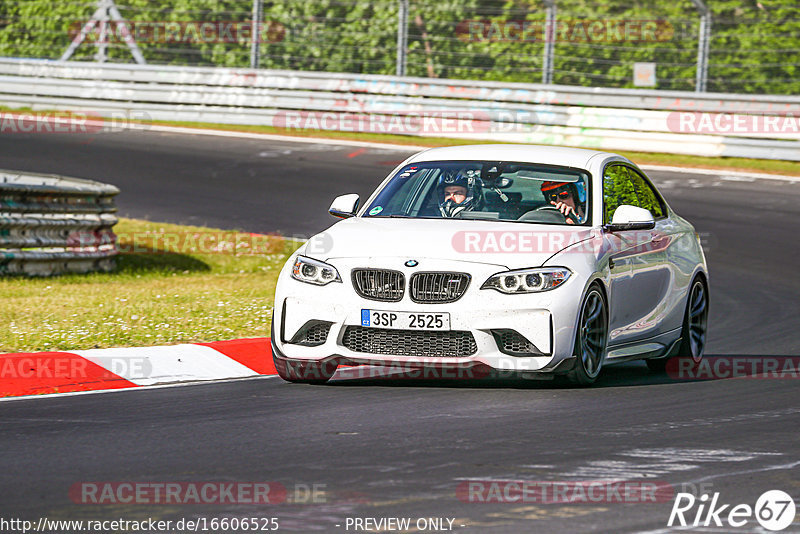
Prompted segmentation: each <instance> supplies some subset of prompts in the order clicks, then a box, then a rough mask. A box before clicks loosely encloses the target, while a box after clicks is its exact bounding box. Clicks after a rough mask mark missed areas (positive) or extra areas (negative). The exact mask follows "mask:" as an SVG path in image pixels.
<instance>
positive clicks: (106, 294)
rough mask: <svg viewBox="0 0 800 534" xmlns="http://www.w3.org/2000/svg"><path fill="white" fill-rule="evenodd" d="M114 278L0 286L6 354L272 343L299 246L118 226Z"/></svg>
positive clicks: (16, 280)
mask: <svg viewBox="0 0 800 534" xmlns="http://www.w3.org/2000/svg"><path fill="white" fill-rule="evenodd" d="M114 231H115V232H116V233H117V235H118V236H119V243H120V250H121V251H122V252H121V253H120V255H119V256H118V260H117V268H116V270H115V271H114V272H111V273H93V274H88V275H64V276H58V277H53V278H40V279H30V278H21V277H12V278H4V279H0V301H2V302H3V306H2V308H0V323H2V324H4V325H6V328H3V329H0V352H27V351H52V350H79V349H92V348H106V347H128V346H147V345H164V344H173V343H196V342H205V341H218V340H222V339H233V338H245V337H264V336H268V335H269V325H270V321H271V319H272V305H273V297H274V293H275V283H276V281H277V278H278V273H279V272H280V269H281V267H282V266H283V264H284V263H285V261H286V259H287V257H288V256H289V255H290V254H291V253H292V252H293V251H294V249H296V248H297V247H298V246H299V243H298V242H295V241H290V240H286V239H283V238H282V237H280V236H267V237H264V236H260V237H255V236H253V235H252V234H248V233H244V232H238V233H237V232H232V231H229V230H216V229H212V228H201V227H195V226H179V225H173V224H162V223H153V222H147V221H140V220H132V219H121V220H120V222H119V223H118V224H117V225H116V226H115V227H114Z"/></svg>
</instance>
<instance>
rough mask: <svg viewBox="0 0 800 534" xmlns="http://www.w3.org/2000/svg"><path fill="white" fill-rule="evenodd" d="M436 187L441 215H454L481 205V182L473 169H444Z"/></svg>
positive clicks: (475, 208)
mask: <svg viewBox="0 0 800 534" xmlns="http://www.w3.org/2000/svg"><path fill="white" fill-rule="evenodd" d="M436 187H437V190H438V192H439V211H440V212H441V214H442V217H450V218H452V217H456V216H458V215H459V214H460V213H461V212H463V211H472V210H479V209H480V208H481V207H482V206H483V193H482V182H481V179H480V178H478V176H477V173H476V172H475V171H469V170H460V171H458V172H456V171H444V172H443V173H442V174H441V176H439V182H438V184H437V185H436Z"/></svg>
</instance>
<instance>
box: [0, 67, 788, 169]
mask: <svg viewBox="0 0 800 534" xmlns="http://www.w3.org/2000/svg"><path fill="white" fill-rule="evenodd" d="M0 104H3V105H7V106H29V107H32V108H33V109H71V110H80V111H83V112H91V113H97V114H100V115H104V114H105V115H109V114H113V113H130V114H133V115H134V116H135V117H139V118H141V117H143V116H147V117H148V118H152V119H157V120H181V121H197V122H218V123H226V124H256V125H268V126H288V125H289V124H288V123H287V113H288V112H289V111H302V112H310V113H314V114H321V113H330V114H332V115H326V117H328V118H330V120H328V121H327V124H329V125H332V126H330V127H329V128H325V127H324V126H320V127H321V128H322V129H348V128H352V129H354V130H355V131H365V130H366V131H376V132H386V133H401V134H408V135H419V136H426V135H427V136H436V137H465V138H474V139H488V140H493V141H513V142H528V143H540V144H564V145H573V146H582V147H589V148H597V149H604V150H631V151H644V152H667V153H676V154H690V155H700V156H732V157H749V158H766V159H787V160H797V161H800V122H799V121H800V97H797V96H761V95H755V96H753V95H735V94H719V93H691V92H680V91H654V90H639V89H600V88H585V87H572V86H554V85H542V84H520V83H500V82H478V81H464V80H440V79H431V78H407V77H395V76H378V75H357V74H338V73H323V72H294V71H271V70H253V69H226V68H202V67H173V66H153V65H133V64H103V65H99V64H93V63H85V62H55V61H34V60H20V59H0ZM354 114H357V115H362V114H364V115H369V116H370V117H375V118H377V119H378V120H373V121H371V122H368V123H367V124H366V125H364V124H359V125H358V126H353V122H354V121H352V120H349V122H348V119H352V117H353V115H354ZM449 114H453V115H452V116H460V117H461V119H459V121H458V122H457V123H455V124H456V125H457V127H456V128H454V129H453V131H441V130H437V129H436V128H429V129H425V128H421V129H419V128H417V129H415V127H413V126H412V127H406V128H405V129H403V128H401V129H400V130H397V129H394V130H393V129H392V124H393V123H392V118H393V117H394V118H396V117H398V116H400V117H410V116H411V117H413V116H416V117H420V116H426V115H433V116H434V117H438V118H439V119H442V117H445V118H447V117H448V116H450V115H449ZM698 114H699V115H698ZM753 117H755V118H756V119H755V122H754V120H751V119H752V118H753ZM295 118H296V117H295ZM301 119H302V118H301ZM740 119H741V120H740ZM748 121H749V122H748ZM300 122H303V120H300ZM355 122H359V121H355ZM421 123H422V121H420V124H421ZM433 123H434V124H441V122H439V123H437V122H436V121H433ZM756 123H757V124H756ZM415 124H416V123H415ZM304 125H306V126H308V124H304ZM348 125H349V126H348ZM370 129H371V130H370ZM1 130H2V129H1V128H0V134H2V131H1Z"/></svg>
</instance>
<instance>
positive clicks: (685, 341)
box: [645, 276, 708, 373]
mask: <svg viewBox="0 0 800 534" xmlns="http://www.w3.org/2000/svg"><path fill="white" fill-rule="evenodd" d="M707 333H708V287H707V286H706V283H705V281H704V280H703V278H702V277H700V276H698V277H697V278H695V279H694V281H693V282H692V285H691V289H690V290H689V296H688V297H687V299H686V311H685V312H684V313H683V325H682V326H681V344H680V346H679V347H678V354H677V356H675V357H677V358H691V359H692V361H693V362H694V365H695V366H697V365H699V364H700V361H701V360H702V359H703V352H704V351H705V348H706V334H707ZM673 358H674V357H673ZM673 358H660V359H658V360H645V362H646V363H647V367H648V368H649V369H650V370H651V371H653V372H656V373H663V372H664V371H665V370H666V368H667V363H668V362H669V361H670V360H672V359H673Z"/></svg>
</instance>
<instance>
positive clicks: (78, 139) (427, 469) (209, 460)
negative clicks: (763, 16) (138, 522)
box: [0, 132, 800, 533]
mask: <svg viewBox="0 0 800 534" xmlns="http://www.w3.org/2000/svg"><path fill="white" fill-rule="evenodd" d="M408 154H409V153H406V152H399V151H396V150H388V149H376V148H358V147H352V146H334V145H329V144H307V143H291V142H282V141H281V142H279V141H263V140H252V139H236V138H225V137H206V136H188V135H177V134H164V133H153V132H150V133H147V132H117V133H111V134H102V135H95V136H92V137H88V136H76V135H72V136H70V135H55V134H50V135H38V136H33V135H14V136H11V135H8V136H3V138H2V140H0V168H4V169H18V170H26V171H37V172H53V173H59V174H64V175H69V176H78V177H85V178H91V179H96V180H100V181H104V182H108V183H113V184H115V185H117V186H119V187H120V188H121V190H122V194H121V195H120V196H119V197H118V199H117V203H118V206H119V207H120V213H121V215H124V216H130V217H139V218H148V219H151V220H156V221H168V222H177V223H187V224H198V225H206V226H212V227H221V228H226V229H227V228H238V229H243V230H248V231H253V232H273V231H279V232H281V233H283V234H285V235H303V236H310V235H311V234H313V233H315V232H317V231H320V230H323V229H324V228H326V227H327V226H329V225H330V224H331V223H332V222H333V221H334V220H333V219H332V218H331V217H330V216H329V215H328V214H327V208H328V205H329V204H330V201H331V200H332V198H333V197H334V196H336V195H338V194H343V193H351V192H356V193H359V194H361V195H362V199H364V198H365V197H366V195H367V194H368V193H369V192H370V191H371V190H372V188H373V187H374V186H375V185H377V183H378V182H379V181H380V180H381V179H382V178H383V177H384V176H385V175H386V174H387V173H388V172H389V171H390V170H391V168H392V167H393V166H394V165H395V164H397V163H398V162H399V161H401V160H402V159H404V158H405V157H406V156H407V155H408ZM648 174H649V175H650V176H651V177H652V178H653V180H654V182H656V184H657V185H658V186H659V188H660V190H661V191H662V193H663V194H664V195H665V197H666V199H667V201H668V202H669V203H670V205H671V206H672V208H673V209H675V211H677V212H678V213H679V214H681V215H683V216H684V217H686V218H688V219H689V220H690V221H692V222H693V223H694V224H695V226H696V228H697V230H698V231H699V232H700V233H701V234H702V235H703V237H704V240H705V250H706V255H707V258H708V262H709V271H710V276H711V287H710V290H711V314H710V326H709V329H710V331H709V344H708V347H707V350H706V355H707V356H731V355H736V356H753V357H763V356H798V355H800V335H798V328H799V327H800V276H798V274H797V273H798V271H797V266H798V264H800V252H798V246H797V245H798V238H797V229H798V228H800V207H799V206H800V183H791V182H783V181H777V180H752V181H745V180H742V179H741V178H736V177H730V176H726V174H725V173H724V172H720V174H719V175H716V176H709V175H699V174H691V173H672V172H663V171H662V172H656V171H651V172H649V173H648ZM366 245H367V244H365V246H366ZM0 425H2V426H1V427H0V428H2V430H1V431H0V451H2V454H1V455H0V502H1V503H2V505H1V508H2V510H0V512H1V513H0V515H2V517H4V518H9V517H19V518H25V519H31V520H36V519H38V518H39V517H42V516H45V517H48V518H64V519H66V518H72V519H115V518H124V519H145V518H148V517H151V518H159V519H173V520H174V519H180V518H182V517H184V518H207V519H208V520H210V519H211V518H222V517H227V518H235V517H238V518H269V517H275V518H278V520H279V524H280V530H281V531H291V532H355V531H357V530H356V529H355V525H356V523H354V522H353V518H362V519H363V518H388V517H398V518H411V520H412V526H413V525H415V521H416V520H417V519H419V518H444V521H443V523H442V525H443V527H447V526H448V525H450V523H449V522H448V521H447V520H448V519H450V520H452V527H451V528H452V530H451V531H453V532H465V533H466V532H470V533H472V532H486V533H494V532H588V531H594V532H668V531H671V529H669V528H667V521H668V519H669V516H670V511H671V509H672V504H673V498H672V496H670V497H669V498H667V499H662V501H663V502H656V503H652V502H644V503H639V502H625V503H620V502H613V499H605V500H600V501H592V502H575V503H564V502H559V503H553V504H542V503H540V502H524V501H523V500H517V501H513V502H490V503H486V502H476V501H477V500H480V499H479V496H474V497H473V498H468V497H465V495H464V494H463V493H461V492H459V488H463V487H464V486H463V485H464V484H465V483H466V482H467V481H476V480H479V481H484V483H487V484H488V481H496V482H497V481H501V482H502V483H503V484H507V481H562V482H572V483H574V482H580V481H597V480H625V481H637V482H645V481H648V482H654V483H657V484H663V485H667V486H668V487H670V488H672V490H673V491H674V492H678V491H687V492H690V493H696V494H697V495H700V494H702V493H705V494H708V495H711V494H714V493H717V492H718V493H719V502H720V503H726V504H730V505H732V506H733V505H736V504H740V503H743V504H749V505H750V506H753V505H754V504H755V502H756V500H757V499H758V497H759V496H760V495H761V494H762V493H763V492H765V491H767V490H772V489H782V490H784V491H787V492H789V493H790V494H792V493H793V494H794V496H795V499H796V498H797V495H798V493H800V492H799V491H798V489H799V488H800V438H799V435H800V433H799V430H800V382H798V381H797V380H796V379H747V378H745V379H725V380H703V381H689V380H680V381H673V380H670V379H668V378H666V377H664V376H658V375H653V374H651V373H649V372H648V370H647V368H646V366H645V365H644V364H643V363H641V362H633V363H628V364H621V365H618V366H612V367H607V368H606V369H605V370H604V372H603V374H602V376H601V378H600V380H599V381H598V383H597V384H596V385H595V387H593V388H590V389H577V388H569V387H559V386H555V385H553V384H551V383H549V382H540V381H525V380H517V381H502V382H499V383H495V382H485V381H483V382H476V383H464V382H462V381H457V382H456V381H437V382H431V381H414V380H393V381H389V380H383V379H382V380H374V379H373V380H368V379H355V380H353V379H337V380H334V381H333V382H332V383H331V385H328V386H307V385H294V384H288V383H285V382H283V381H282V380H280V379H279V378H263V379H254V380H238V381H230V382H223V383H213V384H203V385H192V386H187V387H173V388H163V389H143V390H137V391H123V392H116V393H102V394H92V395H80V396H70V397H58V398H50V399H29V400H18V401H9V402H2V403H0ZM82 481H117V482H121V481H139V482H172V481H179V482H186V481H229V482H235V481H239V482H246V481H251V482H252V481H272V482H276V483H279V484H282V486H283V487H285V488H286V489H287V492H288V496H289V497H288V500H289V501H291V502H283V503H276V504H273V505H269V506H254V505H248V504H235V505H232V504H217V505H209V504H203V505H196V504H184V505H169V506H167V505H142V504H123V503H119V504H115V505H79V504H75V503H73V501H72V500H71V499H70V496H69V489H70V487H72V486H73V485H74V484H76V483H80V482H82ZM314 485H316V490H317V492H316V493H315V494H314V496H313V497H312V495H311V494H312V492H310V491H308V489H309V488H314V487H315V486H314ZM487 487H488V486H487ZM509 500H510V499H509ZM696 511H697V507H695V508H693V509H692V511H691V513H687V515H686V517H687V520H690V521H691V520H693V519H694V516H695V512H696ZM726 513H727V512H726ZM724 516H725V514H723V518H724ZM703 517H704V518H705V516H703ZM798 517H799V519H796V520H795V523H794V524H793V525H791V526H789V527H788V528H787V529H786V530H784V531H783V532H800V516H798ZM348 521H349V523H348ZM433 524H434V523H430V525H433ZM218 530H219V529H218ZM411 530H412V531H413V530H414V529H413V528H412V529H411ZM689 530H690V531H692V532H704V531H705V532H767V531H766V530H763V529H762V528H761V527H760V526H759V525H758V523H757V522H756V521H755V519H753V518H750V520H749V523H748V524H747V525H746V526H745V527H743V528H735V527H732V526H730V525H729V524H728V523H727V522H726V523H724V525H723V526H722V527H718V526H714V524H713V522H712V523H711V524H710V526H709V527H703V526H699V527H692V528H690V529H689ZM427 531H432V529H430V528H428V530H427Z"/></svg>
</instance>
